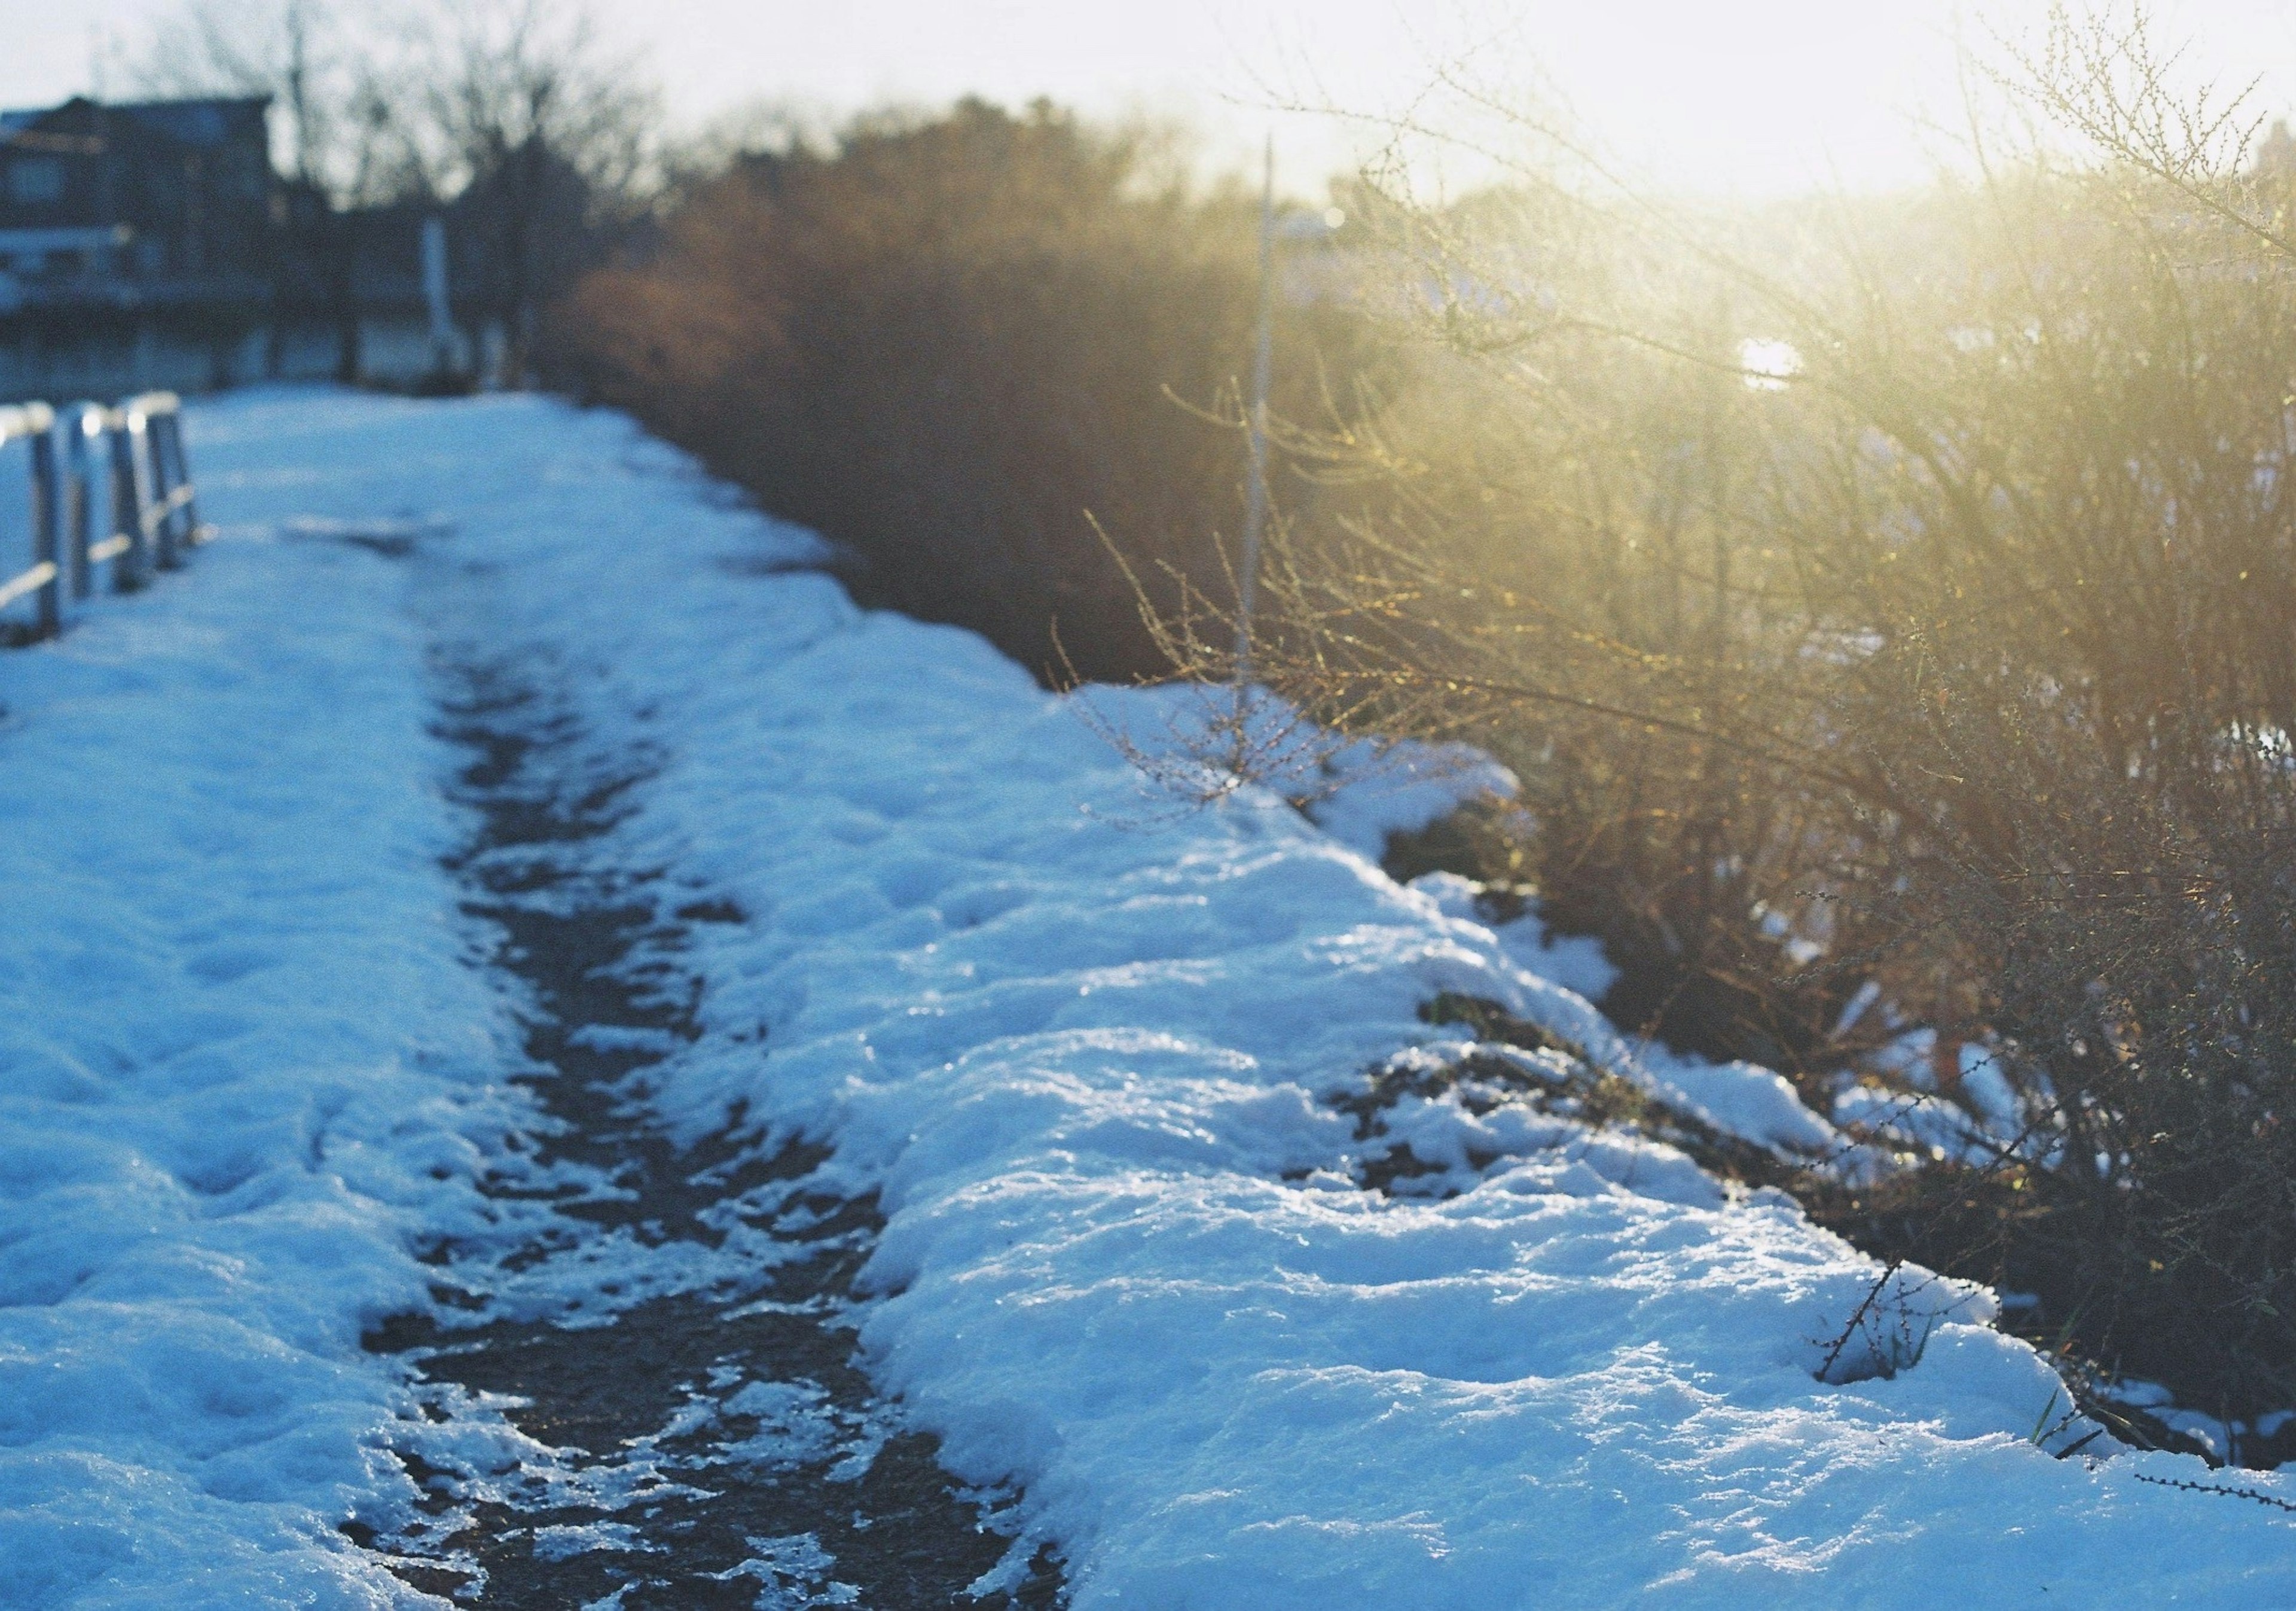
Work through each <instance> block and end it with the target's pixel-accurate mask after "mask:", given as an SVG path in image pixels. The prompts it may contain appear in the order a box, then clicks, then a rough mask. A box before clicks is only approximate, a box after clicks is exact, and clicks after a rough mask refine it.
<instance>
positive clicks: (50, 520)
mask: <svg viewBox="0 0 2296 1611" xmlns="http://www.w3.org/2000/svg"><path fill="white" fill-rule="evenodd" d="M18 451H21V452H23V453H26V454H29V457H30V470H31V477H30V481H31V509H30V529H31V538H32V541H31V559H32V563H31V565H30V566H29V568H26V569H24V570H21V571H19V572H17V573H16V574H15V575H14V576H9V577H0V622H5V623H6V625H5V626H4V627H0V631H4V632H5V634H6V636H7V637H8V638H9V639H11V640H12V641H15V642H31V641H36V640H37V639H40V638H45V637H49V636H52V635H53V634H56V633H58V632H61V630H62V629H63V624H64V617H65V615H66V613H67V611H66V600H67V598H69V599H70V601H71V603H73V604H78V603H79V602H81V601H85V600H86V599H87V598H88V597H89V596H90V595H91V594H93V593H94V591H95V585H96V571H97V568H99V567H102V566H105V565H109V566H110V567H111V575H110V584H111V590H112V591H113V592H115V593H133V592H134V591H135V589H137V588H139V587H141V586H143V585H144V584H145V583H146V582H148V581H150V580H151V578H152V573H153V572H154V571H160V570H175V569H178V568H181V567H182V565H183V564H184V560H185V559H186V558H187V557H188V556H189V554H190V553H191V551H192V550H193V549H194V548H196V547H198V546H199V545H200V544H201V543H203V542H205V541H207V539H208V538H209V536H212V535H213V533H212V530H211V529H210V528H209V527H205V526H202V525H201V524H200V519H199V507H198V505H197V503H195V502H194V494H193V486H192V472H191V465H190V462H189V461H187V460H186V459H185V458H184V423H183V405H181V404H180V403H179V402H178V401H177V400H176V397H175V394H174V393H172V392H163V391H161V392H148V393H146V394H144V395H143V396H142V397H130V398H129V399H127V402H125V403H122V404H119V405H118V406H116V407H107V406H105V405H102V404H97V403H78V404H74V405H71V406H70V407H68V408H65V409H63V410H61V412H59V411H58V410H55V409H52V408H50V407H49V406H48V405H46V404H45V403H27V404H21V405H17V406H15V407H11V408H0V453H14V452H18ZM0 530H4V527H0ZM28 599H29V601H31V618H30V619H29V621H26V620H22V619H13V620H11V619H9V617H10V616H11V615H12V614H13V613H14V612H16V611H17V610H18V607H19V606H20V605H21V603H22V602H23V601H25V600H28Z"/></svg>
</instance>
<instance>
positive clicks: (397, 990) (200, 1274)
mask: <svg viewBox="0 0 2296 1611" xmlns="http://www.w3.org/2000/svg"><path fill="white" fill-rule="evenodd" d="M307 407H308V405H299V408H307ZM294 412H295V411H288V415H290V416H291V415H292V414H293V413H294ZM321 412H322V413H324V412H325V411H324V410H322V411H321ZM370 417H371V412H370V411H369V409H368V408H367V407H366V406H365V405H358V406H356V407H345V408H343V409H342V410H341V412H340V423H341V427H342V429H340V430H339V431H337V432H335V433H334V434H332V435H330V436H328V437H327V438H325V441H326V443H327V445H328V446H329V448H330V449H331V450H332V451H333V452H336V453H341V454H356V453H359V452H360V451H361V448H360V445H359V442H358V438H357V435H356V432H357V430H359V429H364V428H365V421H367V420H368V419H369V418H370ZM238 418H239V417H238V416H237V415H236V414H234V413H229V412H226V413H224V414H223V415H221V416H220V417H218V416H217V415H216V414H214V413H209V412H207V411H200V412H198V413H195V414H194V416H193V441H192V453H193V457H194V462H195V463H196V464H197V466H198V468H199V470H200V472H201V491H202V493H203V494H204V495H206V496H207V498H208V507H209V510H210V511H211V512H212V513H213V514H214V515H216V516H217V517H218V518H219V519H221V520H222V521H223V522H224V523H225V527H224V533H223V536H222V538H221V540H220V541H218V542H217V544H214V545H213V546H211V547H209V548H208V549H206V550H204V551H202V552H201V553H200V554H199V555H198V556H197V559H196V562H195V565H194V567H193V569H192V570H190V571H189V572H187V573H185V574H184V575H182V576H179V577H164V578H162V579H161V580H160V582H159V583H158V584H157V585H155V586H154V587H153V588H152V590H151V591H149V592H147V593H143V594H142V595H139V596H136V597H134V598H130V599H122V600H105V601H101V602H100V603H99V604H98V605H97V607H96V609H95V610H94V613H93V614H92V615H91V617H89V618H87V619H86V620H84V621H82V622H81V623H80V624H79V625H78V626H76V627H75V629H74V630H73V631H72V632H71V633H70V634H69V635H68V636H66V637H65V638H63V639H62V640H61V641H60V642H52V643H48V644H45V645H42V646H40V647H38V648H37V649H32V650H25V651H23V652H21V653H13V654H9V655H5V656H0V705H4V707H5V708H6V716H5V717H4V719H0V822H5V823H6V824H7V831H6V832H5V833H4V834H0V904H4V909H5V911H6V912H7V920H6V922H5V923H4V924H0V1602H4V1603H5V1604H7V1605H8V1606H11V1607H40V1606H49V1605H56V1604H65V1603H69V1604H73V1605H86V1606H109V1605H145V1606H168V1607H189V1606H231V1607H243V1606H250V1605H272V1604H290V1603H292V1604H321V1605H370V1604H371V1605H382V1604H390V1603H397V1602H398V1601H401V1600H411V1599H414V1598H416V1597H414V1596H413V1595H411V1594H410V1593H408V1592H407V1591H405V1590H403V1589H401V1588H400V1587H399V1586H398V1584H397V1583H396V1582H395V1581H394V1580H392V1579H390V1578H389V1577H388V1576H387V1575H385V1574H382V1573H381V1571H380V1570H378V1569H376V1568H375V1567H373V1566H371V1565H370V1564H369V1563H367V1562H366V1561H365V1559H364V1558H361V1557H360V1556H359V1555H358V1554H357V1552H356V1551H354V1550H351V1549H350V1548H349V1546H348V1543H347V1542H346V1541H345V1540H344V1539H343V1538H342V1537H341V1536H340V1534H339V1533H336V1532H335V1527H336V1525H337V1524H338V1523H340V1522H341V1521H342V1520H343V1519H344V1518H346V1517H350V1516H352V1515H353V1514H354V1513H357V1512H362V1511H368V1510H388V1509H391V1508H392V1507H394V1506H395V1505H397V1504H398V1503H401V1502H403V1501H406V1499H407V1498H408V1497H410V1495H411V1489H410V1488H409V1486H408V1484H407V1483H406V1478H405V1477H404V1476H402V1475H401V1474H400V1473H399V1470H398V1465H397V1463H396V1462H395V1461H393V1460H390V1459H389V1457H388V1456H387V1455H384V1454H381V1452H379V1451H378V1448H377V1441H378V1437H379V1435H380V1429H381V1427H385V1426H386V1425H387V1424H388V1423H389V1420H390V1419H391V1417H392V1416H393V1415H394V1414H395V1413H396V1409H397V1405H398V1387H397V1386H396V1378H395V1377H394V1376H393V1375H392V1374H391V1373H390V1371H389V1370H387V1369H386V1368H384V1367H383V1366H382V1365H381V1364H380V1363H379V1362H375V1361H373V1360H371V1359H369V1358H368V1357H367V1356H365V1354H364V1353H362V1352H361V1350H360V1346H359V1336H360V1331H361V1329H362V1327H363V1326H365V1325H366V1324H368V1323H370V1322H372V1321H375V1320H378V1319H380V1318H381V1317H382V1316H383V1315H385V1314H388V1313H392V1312H395V1311H403V1310H406V1309H408V1308H410V1307H416V1306H420V1305H421V1304H423V1303H424V1302H425V1301H426V1298H425V1291H426V1288H425V1282H424V1279H423V1277H424V1274H425V1272H424V1268H423V1266H422V1264H421V1263H419V1262H418V1261H417V1259H416V1257H415V1256H414V1255H415V1250H416V1248H417V1247H419V1246H420V1245H421V1244H422V1243H423V1242H425V1241H426V1240H428V1239H433V1238H437V1237H439V1236H441V1235H444V1234H447V1233H455V1234H459V1235H463V1236H468V1237H472V1238H482V1237H484V1236H485V1235H487V1234H488V1223H487V1218H486V1215H485V1214H484V1213H483V1212H482V1210H481V1206H480V1203H479V1200H478V1198H477V1197H476V1195H475V1193H474V1190H473V1187H472V1182H473V1178H474V1176H475V1175H476V1173H478V1172H480V1170H482V1169H483V1168H484V1167H486V1165H487V1164H488V1160H489V1158H490V1157H494V1156H496V1155H498V1154H499V1152H500V1149H501V1147H502V1145H503V1137H504V1134H505V1133H506V1131H507V1129H508V1128H509V1126H510V1125H511V1124H512V1123H513V1122H514V1121H516V1120H517V1119H519V1117H520V1116H521V1109H520V1108H519V1107H518V1105H517V1104H516V1103H514V1102H513V1101H512V1100H509V1098H508V1097H506V1096H505V1094H504V1090H503V1088H502V1086H501V1085H500V1084H499V1078H500V1075H501V1073H502V1067H503V1063H502V1058H501V1056H500V1054H499V1051H498V1047H497V1041H496V1029H497V1023H498V1018H497V1010H496V1006H495V1004H494V1002H492V1001H491V999H490V998H489V997H488V994H487V993H486V991H485V989H484V988H483V987H482V985H480V982H479V980H478V977H477V976H476V975H475V974H474V973H473V972H472V971H471V969H468V968H466V967H465V966H463V962H462V961H461V959H460V956H459V954H458V951H459V942H458V938H457V935H456V931H455V927H454V924H453V906H452V896H451V894H450V892H449V891H448V889H447V886H446V884H445V882H444V880H443V879H442V877H441V875H440V873H439V870H438V866H437V858H438V856H439V854H440V852H441V851H442V850H443V849H445V848H446V847H447V846H448V845H449V844H450V843H451V842H452V840H453V838H455V833H456V831H457V830H456V827H455V823H454V822H452V821H451V820H450V818H449V816H448V814H447V812H446V810H445V809H444V808H443V806H442V805H441V802H440V800H439V795H438V790H437V778H438V775H439V770H440V767H441V765H442V761H443V756H442V755H441V753H440V751H439V747H438V746H437V745H436V744H435V743H434V742H433V741H432V740H430V738H429V737H428V736H427V735H426V733H425V730H424V729H425V724H426V722H427V721H428V720H429V719H430V712H429V710H428V708H427V703H428V702H427V700H426V699H425V697H424V692H423V688H422V662H421V651H422V644H421V642H420V639H419V636H418V634H416V633H415V632H414V629H413V627H412V626H410V624H409V623H408V622H407V621H406V618H405V617H404V615H403V613H402V612H401V611H400V610H399V609H398V591H399V589H400V587H401V585H402V580H403V577H402V574H401V573H400V572H399V571H398V570H395V569H394V568H392V567H391V566H390V565H389V564H388V563H387V562H386V561H384V560H381V559H380V558H378V557H377V556H375V555H373V554H371V553H367V552H360V551H358V550H357V549H354V548H350V547H347V546H344V545H341V544H321V543H295V542H289V541H284V540H282V539H281V538H280V537H279V536H278V535H277V533H276V531H275V527H273V525H272V524H271V522H272V520H273V519H275V517H278V516H282V515H284V514H286V513H288V512H291V511H293V510H295V509H297V508H298V507H299V499H300V493H299V488H298V482H299V479H300V478H301V477H302V476H303V475H304V474H306V473H307V470H308V469H309V466H308V465H307V463H305V462H299V454H297V452H296V450H295V448H294V447H293V446H281V445H280V444H279V443H278V442H277V441H276V440H275V437H274V430H273V427H274V425H275V423H279V422H283V416H282V415H281V414H280V413H279V411H274V413H272V414H271V415H269V416H266V418H265V421H264V422H263V424H262V426H261V428H260V429H258V430H256V431H254V432H252V433H250V432H245V431H242V430H240V429H237V424H238Z"/></svg>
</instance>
